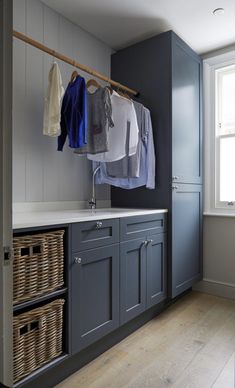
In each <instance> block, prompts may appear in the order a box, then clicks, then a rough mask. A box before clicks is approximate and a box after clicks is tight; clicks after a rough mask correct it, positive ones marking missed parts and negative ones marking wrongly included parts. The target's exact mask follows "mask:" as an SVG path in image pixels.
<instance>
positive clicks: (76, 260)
mask: <svg viewBox="0 0 235 388" xmlns="http://www.w3.org/2000/svg"><path fill="white" fill-rule="evenodd" d="M81 262H82V259H81V257H75V258H74V264H81Z"/></svg>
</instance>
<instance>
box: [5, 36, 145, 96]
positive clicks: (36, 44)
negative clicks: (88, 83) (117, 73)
mask: <svg viewBox="0 0 235 388" xmlns="http://www.w3.org/2000/svg"><path fill="white" fill-rule="evenodd" d="M12 34H13V36H14V37H15V38H17V39H19V40H21V41H23V42H25V43H27V44H29V45H31V46H33V47H36V48H37V49H38V50H41V51H43V52H45V53H47V54H49V55H51V56H52V57H54V58H57V59H59V60H61V61H63V62H65V63H68V64H69V65H71V66H73V67H76V68H77V69H80V70H82V71H84V72H85V73H88V74H90V75H92V76H93V77H96V78H99V79H101V80H102V81H105V82H107V83H109V84H110V85H112V86H114V87H116V88H117V89H122V90H125V91H126V92H128V93H129V94H132V95H134V96H138V95H139V92H137V91H136V90H134V89H131V88H129V87H128V86H125V85H122V84H121V83H119V82H117V81H114V80H112V79H111V78H109V77H107V76H105V75H103V74H101V73H99V72H98V71H95V70H93V69H91V68H90V67H88V66H86V65H83V64H81V63H79V62H77V61H75V60H74V59H72V58H69V57H67V56H66V55H63V54H60V53H59V52H57V51H55V50H53V49H51V48H49V47H47V46H45V45H44V44H42V43H40V42H38V41H36V40H34V39H32V38H30V37H28V36H27V35H25V34H22V33H21V32H19V31H16V30H13V33H12Z"/></svg>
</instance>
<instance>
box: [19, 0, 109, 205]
mask: <svg viewBox="0 0 235 388" xmlns="http://www.w3.org/2000/svg"><path fill="white" fill-rule="evenodd" d="M14 29H16V30H18V31H20V32H23V33H25V34H27V35H28V36H30V37H32V38H33V39H36V40H38V41H39V42H42V43H44V44H45V45H47V46H49V47H51V48H52V49H55V50H57V51H59V52H61V53H62V54H65V55H67V56H70V57H71V58H73V59H76V60H78V61H80V62H81V63H83V64H85V65H87V66H90V67H91V68H93V69H95V70H97V71H100V72H101V73H103V74H105V75H107V76H109V74H110V55H111V49H110V48H109V47H108V46H106V45H105V44H103V43H102V42H100V41H99V40H97V39H96V38H95V37H93V36H91V35H90V34H88V33H87V32H85V31H84V30H82V29H81V28H79V27H77V26H76V25H74V24H72V23H71V22H69V21H68V20H66V19H65V18H64V17H62V16H61V15H59V14H58V13H56V12H54V11H52V10H51V9H50V8H48V7H47V6H45V5H44V4H43V3H41V2H40V1H39V0H14ZM13 55H14V58H13V60H14V69H13V90H14V95H13V201H14V202H52V201H84V200H87V199H88V198H89V197H90V193H91V163H90V162H89V161H87V159H86V157H85V156H78V155H74V154H73V152H72V150H71V149H68V147H66V146H65V148H64V152H63V153H60V152H57V151H56V146H57V141H56V139H53V138H49V137H47V136H43V134H42V122H43V100H44V96H45V93H46V88H47V77H48V72H49V69H50V66H51V63H52V61H53V58H52V57H50V56H49V55H47V54H45V53H42V52H41V51H39V50H37V49H36V48H34V47H31V46H29V45H25V44H24V43H23V42H21V41H19V40H17V39H14V44H13ZM58 63H59V66H60V70H61V73H62V79H63V84H64V87H66V85H67V83H68V81H69V79H70V75H71V72H72V70H73V68H72V67H71V66H69V65H67V64H65V63H61V62H60V61H58ZM79 73H80V74H81V75H83V76H86V77H87V76H88V75H85V74H84V73H82V72H79ZM88 78H90V76H88ZM97 197H98V199H103V200H107V199H109V188H108V187H105V186H103V187H98V190H97Z"/></svg>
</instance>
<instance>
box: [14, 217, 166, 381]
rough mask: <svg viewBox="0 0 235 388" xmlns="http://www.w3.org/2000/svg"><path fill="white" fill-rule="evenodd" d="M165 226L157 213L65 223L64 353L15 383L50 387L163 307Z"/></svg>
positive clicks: (164, 304) (164, 219) (163, 218)
mask: <svg viewBox="0 0 235 388" xmlns="http://www.w3.org/2000/svg"><path fill="white" fill-rule="evenodd" d="M166 224H167V214H166V213H158V214H149V215H143V216H134V217H133V216H132V217H125V218H121V219H108V220H99V221H88V222H81V223H75V224H70V225H66V239H65V246H66V258H67V260H66V265H65V279H66V285H67V288H66V291H63V292H66V294H65V295H66V302H67V303H66V305H67V307H66V314H65V317H66V319H65V327H64V337H65V344H66V347H65V352H66V353H67V354H64V355H63V357H62V358H58V359H56V360H54V361H53V362H52V363H50V364H48V365H45V366H43V367H42V368H40V369H39V370H37V371H36V372H35V373H34V374H32V375H30V376H28V377H27V378H26V379H24V381H22V382H19V383H17V387H34V386H35V383H37V384H38V386H43V387H45V388H47V387H48V388H49V387H51V386H54V385H55V384H57V383H58V382H59V381H60V380H62V379H63V378H65V377H66V376H68V374H70V373H73V372H74V371H76V370H77V369H78V368H80V367H81V366H83V365H85V364H86V363H87V362H89V361H91V360H92V359H93V358H95V357H96V356H98V355H99V354H101V353H102V352H104V351H105V350H107V349H108V348H109V347H110V346H112V345H114V344H115V343H117V342H118V341H120V340H121V339H123V338H125V337H126V336H127V335H128V334H130V333H131V332H133V331H134V330H136V329H137V328H138V327H140V326H142V325H143V324H144V323H146V322H147V321H148V320H150V319H151V318H153V317H154V316H156V314H158V313H159V312H160V311H162V310H163V308H165V306H166V303H167V302H166V296H167V292H166V291H167V284H166V275H167V256H166V230H167V227H166ZM53 228H56V226H53ZM37 230H38V231H40V230H43V228H33V229H32V230H31V231H32V232H37ZM28 232H29V230H27V233H28ZM23 233H24V232H23Z"/></svg>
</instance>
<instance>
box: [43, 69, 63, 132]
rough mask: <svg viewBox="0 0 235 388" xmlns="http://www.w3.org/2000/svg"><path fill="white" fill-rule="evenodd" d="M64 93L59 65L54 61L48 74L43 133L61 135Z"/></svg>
mask: <svg viewBox="0 0 235 388" xmlns="http://www.w3.org/2000/svg"><path fill="white" fill-rule="evenodd" d="M63 94H64V88H63V86H62V78H61V74H60V69H59V66H58V64H57V63H56V62H54V63H53V64H52V66H51V69H50V71H49V75H48V87H47V94H46V98H45V103H44V117H43V135H47V136H52V137H55V136H59V135H60V116H61V99H62V97H63Z"/></svg>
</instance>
